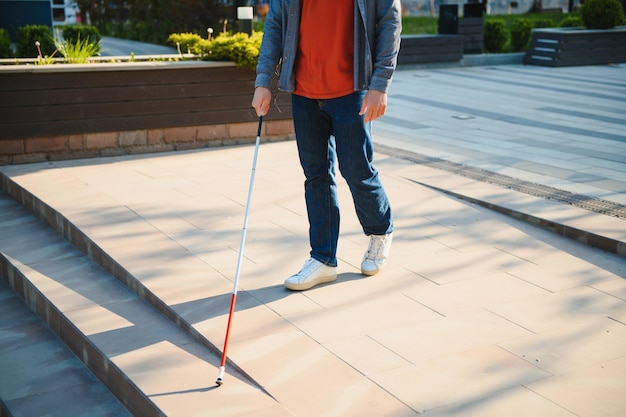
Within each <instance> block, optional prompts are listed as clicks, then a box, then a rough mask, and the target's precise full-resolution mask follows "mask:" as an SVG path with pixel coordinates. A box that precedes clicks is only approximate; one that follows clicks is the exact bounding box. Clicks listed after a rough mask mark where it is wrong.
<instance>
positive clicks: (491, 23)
mask: <svg viewBox="0 0 626 417" xmlns="http://www.w3.org/2000/svg"><path fill="white" fill-rule="evenodd" d="M508 39H509V31H508V30H507V28H506V24H505V22H504V20H500V19H492V20H487V21H485V27H484V32H483V46H484V48H485V51H487V52H491V53H497V52H502V51H503V50H504V45H506V42H507V40H508Z"/></svg>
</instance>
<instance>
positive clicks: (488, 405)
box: [0, 65, 626, 417]
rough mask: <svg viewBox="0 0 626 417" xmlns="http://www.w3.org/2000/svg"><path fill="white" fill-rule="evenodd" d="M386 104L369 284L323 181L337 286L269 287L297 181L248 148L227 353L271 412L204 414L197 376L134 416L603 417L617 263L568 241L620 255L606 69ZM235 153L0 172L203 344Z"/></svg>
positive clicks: (230, 236) (495, 72)
mask: <svg viewBox="0 0 626 417" xmlns="http://www.w3.org/2000/svg"><path fill="white" fill-rule="evenodd" d="M389 100H390V101H389V112H388V115H387V116H385V117H384V118H383V119H382V120H381V121H379V122H376V123H375V137H376V142H377V145H378V152H377V154H376V164H377V167H378V169H379V170H380V173H381V175H382V178H383V181H384V183H385V185H386V188H387V191H388V193H389V195H390V198H391V201H392V204H393V208H394V210H395V211H394V213H395V219H396V232H395V237H394V246H393V248H392V255H391V260H390V263H389V265H388V267H387V268H386V269H385V270H384V271H383V272H382V273H380V274H379V275H376V276H373V277H363V276H362V275H360V273H359V272H358V267H359V263H360V260H361V256H362V253H363V251H364V249H365V246H366V244H367V240H366V238H365V237H364V236H363V235H362V233H361V232H360V229H359V226H358V222H357V220H356V217H355V215H354V210H353V209H352V205H351V201H350V197H349V192H348V190H347V188H346V186H345V184H343V183H340V186H339V191H340V199H341V203H342V208H343V211H342V216H343V217H342V229H341V238H340V246H339V258H340V265H339V279H338V280H337V282H336V283H333V284H329V285H324V286H321V287H319V288H315V289H313V290H310V291H306V292H301V293H297V292H290V291H287V290H285V289H284V288H283V287H282V285H281V284H282V281H283V280H284V278H285V277H287V276H288V275H290V274H291V273H293V272H295V271H296V270H297V269H298V268H299V267H300V266H301V264H302V262H303V261H304V260H305V259H306V258H307V256H308V255H307V252H308V249H307V223H306V217H305V216H306V211H305V207H304V201H303V195H302V174H301V169H300V167H299V166H298V162H297V153H296V150H295V144H294V143H293V142H278V143H264V144H262V145H261V147H260V153H259V160H258V166H257V171H256V181H255V188H254V195H253V199H252V207H251V212H250V219H249V224H248V238H247V243H246V247H245V262H244V264H243V267H242V275H241V282H240V284H241V285H240V293H239V300H238V304H237V306H238V308H237V312H236V314H235V321H234V327H233V334H232V339H231V345H230V348H229V357H230V358H231V359H232V361H234V362H235V363H236V364H237V365H238V366H239V367H241V369H242V370H244V371H245V372H246V373H247V374H249V375H250V376H251V377H252V378H254V380H255V381H257V382H258V383H259V384H260V385H261V386H262V387H263V388H264V389H265V390H266V391H267V392H268V393H269V394H270V395H271V396H272V397H273V398H274V399H275V401H276V402H277V403H278V404H280V408H278V407H268V406H267V404H266V403H263V404H264V405H263V408H259V409H257V410H255V412H253V413H251V414H250V413H249V412H248V413H247V414H242V413H239V414H237V412H236V410H234V409H233V407H228V408H219V407H217V408H215V407H213V408H212V407H211V404H219V403H221V402H220V400H219V399H220V397H223V396H226V395H230V394H232V392H229V391H232V390H234V389H235V387H236V389H237V390H242V387H241V384H237V385H235V384H231V385H229V381H228V377H229V376H228V375H227V377H226V382H225V384H224V385H223V386H222V387H221V388H220V389H216V390H209V389H208V387H209V386H211V385H212V383H213V381H214V378H215V376H216V375H217V369H214V366H213V365H211V366H210V368H211V370H212V371H214V372H215V374H211V373H210V374H209V375H207V377H206V385H204V384H200V385H198V379H197V378H194V379H192V380H191V381H184V380H183V379H181V380H180V381H178V382H179V384H178V389H177V390H176V391H175V392H171V391H170V392H168V394H167V395H164V394H163V390H162V387H159V386H157V385H155V386H153V387H150V379H151V378H152V380H155V379H158V375H156V374H153V373H152V369H151V367H150V362H144V365H143V366H144V367H145V368H143V369H142V375H144V379H145V380H144V381H142V382H144V383H146V384H147V387H148V390H149V392H148V394H149V395H151V399H153V400H154V401H155V402H157V403H158V404H163V406H164V407H166V406H167V402H168V400H171V399H172V397H173V396H184V398H187V401H188V402H189V404H192V403H194V402H195V403H197V402H202V403H201V404H206V408H207V415H212V416H226V415H229V416H231V415H232V416H242V417H243V416H244V415H254V416H264V415H268V416H269V415H272V416H277V415H292V416H298V417H308V416H311V417H313V416H315V417H320V416H341V417H348V416H359V417H361V416H372V417H402V416H417V415H420V414H422V413H424V414H425V415H428V416H463V417H466V416H467V417H473V416H480V417H485V416H502V415H506V416H513V417H514V416H524V417H527V416H550V417H557V416H564V417H566V416H567V417H573V416H585V417H586V416H589V417H598V416H612V417H618V416H623V415H625V414H626V397H625V396H624V392H626V259H625V258H624V257H623V256H618V255H615V254H614V253H610V252H606V251H602V250H599V249H596V248H593V247H591V246H589V245H587V244H584V243H582V242H581V241H584V240H585V239H586V240H587V241H588V242H591V243H594V242H596V241H597V240H600V241H602V242H603V244H605V245H609V246H610V245H613V247H612V248H614V249H615V252H620V251H621V253H622V254H623V250H624V243H625V242H626V219H625V218H624V217H623V216H622V213H623V210H624V207H623V206H624V205H625V204H626V129H625V127H626V111H625V109H626V66H625V65H617V66H600V67H578V68H565V69H551V68H538V67H524V66H519V65H510V66H497V67H472V68H440V69H434V68H433V69H420V70H406V71H399V72H397V75H396V79H395V81H394V84H393V88H392V91H391V93H390V98H389ZM254 129H255V126H251V130H254ZM252 154H253V147H252V146H238V147H228V148H220V149H210V150H199V151H186V152H178V153H168V154H157V155H139V156H128V157H115V158H101V159H91V160H80V161H63V162H54V163H44V164H30V165H22V166H6V167H0V171H2V173H4V174H5V175H7V176H8V177H10V178H11V179H12V180H13V181H15V182H17V183H18V184H20V185H21V186H23V187H25V188H26V189H28V190H29V191H30V192H32V193H33V194H34V195H35V196H37V197H38V198H40V199H42V200H43V201H44V202H46V203H47V204H49V205H50V206H51V207H53V208H54V209H55V210H57V211H58V212H60V213H61V214H62V215H63V216H65V217H67V218H68V219H69V220H70V221H71V222H72V223H74V224H75V225H77V226H78V227H80V229H81V230H82V231H83V232H84V233H86V234H87V235H88V236H89V237H90V238H91V239H92V240H93V241H94V242H95V243H96V244H97V245H98V246H99V247H101V248H103V249H104V250H106V251H107V253H108V254H110V255H111V256H112V257H114V258H115V259H116V260H117V261H118V262H120V263H121V265H123V267H124V268H125V269H126V270H127V271H129V272H130V273H131V274H133V275H134V276H135V277H136V278H137V279H138V280H139V281H140V282H141V283H142V284H143V285H145V287H146V288H147V289H149V290H150V291H152V292H153V293H154V294H155V295H156V296H157V297H159V298H160V299H161V300H163V301H164V302H165V303H167V304H168V305H169V306H170V307H171V308H172V309H173V310H175V311H176V312H177V313H178V314H179V315H180V316H181V317H182V318H183V319H184V320H185V321H187V322H189V323H191V324H192V325H193V327H194V328H195V329H196V330H197V331H198V332H200V333H201V334H202V335H204V336H205V337H206V338H208V339H209V340H210V341H212V342H213V343H215V345H217V346H218V347H221V345H222V341H223V337H224V330H225V325H226V318H227V314H228V300H229V297H228V295H229V294H230V291H231V290H232V280H233V277H234V273H235V266H236V259H237V251H238V247H239V238H240V234H241V225H242V221H243V212H244V206H245V201H246V195H247V190H248V182H249V175H250V164H251V160H252ZM458 197H463V198H458ZM591 203H593V204H591ZM603 210H604V211H603ZM605 213H608V214H605ZM507 214H508V215H507ZM529 222H530V223H529ZM553 230H554V231H556V232H558V233H555V232H554V231H553ZM559 233H561V234H568V235H570V236H573V237H576V239H578V240H580V241H577V240H573V239H569V238H566V237H563V236H561V234H559ZM129 325H132V323H129V322H128V321H126V320H123V323H122V324H120V326H122V327H124V328H127V327H128V326H129ZM111 330H113V329H110V328H108V329H107V331H111ZM145 350H148V347H137V348H136V350H135V351H130V352H124V353H120V359H119V360H120V361H126V362H128V361H129V360H131V359H137V358H138V357H140V355H141V352H142V351H145ZM153 366H154V368H155V369H154V372H156V368H157V367H158V365H157V364H154V365H153ZM189 372H191V370H189ZM155 384H156V382H155ZM150 389H152V391H150ZM241 392H242V393H243V391H241ZM171 415H174V414H171ZM198 415H200V414H198Z"/></svg>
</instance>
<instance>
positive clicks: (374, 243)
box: [365, 236, 385, 260]
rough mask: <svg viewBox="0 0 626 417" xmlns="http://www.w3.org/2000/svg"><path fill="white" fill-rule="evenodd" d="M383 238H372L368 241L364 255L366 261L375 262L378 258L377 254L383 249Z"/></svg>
mask: <svg viewBox="0 0 626 417" xmlns="http://www.w3.org/2000/svg"><path fill="white" fill-rule="evenodd" d="M384 240H385V237H384V236H383V237H372V238H371V239H370V244H369V246H368V248H367V254H366V255H365V258H366V259H371V260H376V258H378V254H379V253H380V251H381V250H382V249H383V247H384Z"/></svg>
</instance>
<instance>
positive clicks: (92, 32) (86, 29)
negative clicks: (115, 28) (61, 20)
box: [62, 25, 102, 55]
mask: <svg viewBox="0 0 626 417" xmlns="http://www.w3.org/2000/svg"><path fill="white" fill-rule="evenodd" d="M62 33H63V39H65V40H67V41H70V42H72V43H76V42H77V41H79V40H80V39H84V40H86V41H87V42H88V43H90V44H94V45H97V46H100V41H101V40H102V35H100V31H99V30H98V28H97V27H95V26H90V25H69V26H64V27H63V32H62ZM99 53H100V50H99V49H98V51H96V53H95V54H94V55H98V54H99Z"/></svg>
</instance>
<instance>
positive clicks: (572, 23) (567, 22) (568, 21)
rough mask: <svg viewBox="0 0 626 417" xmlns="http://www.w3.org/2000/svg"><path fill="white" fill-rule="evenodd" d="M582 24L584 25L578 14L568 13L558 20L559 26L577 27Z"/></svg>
mask: <svg viewBox="0 0 626 417" xmlns="http://www.w3.org/2000/svg"><path fill="white" fill-rule="evenodd" d="M582 26H584V24H583V20H582V19H581V18H580V16H572V15H570V16H567V17H566V18H564V19H563V20H561V21H560V22H559V27H561V28H577V27H582Z"/></svg>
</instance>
